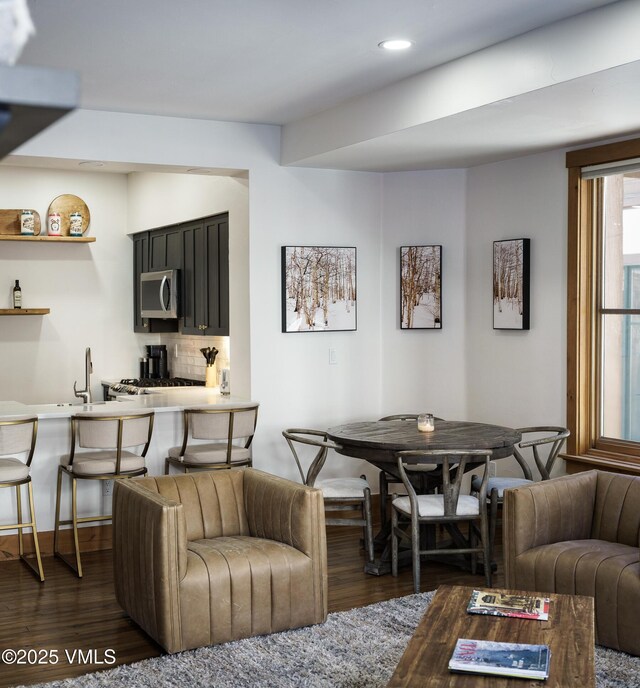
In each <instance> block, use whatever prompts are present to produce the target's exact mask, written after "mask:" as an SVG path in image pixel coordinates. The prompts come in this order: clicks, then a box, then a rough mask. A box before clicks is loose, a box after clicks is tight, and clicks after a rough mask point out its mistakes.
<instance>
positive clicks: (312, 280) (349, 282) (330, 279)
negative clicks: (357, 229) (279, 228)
mask: <svg viewBox="0 0 640 688" xmlns="http://www.w3.org/2000/svg"><path fill="white" fill-rule="evenodd" d="M356 315H357V287H356V249H355V247H347V248H345V247H340V246H283V247H282V331H283V332H335V331H341V330H355V329H356V323H357V321H356Z"/></svg>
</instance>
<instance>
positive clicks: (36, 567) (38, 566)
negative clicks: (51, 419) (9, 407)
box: [0, 417, 44, 583]
mask: <svg viewBox="0 0 640 688" xmlns="http://www.w3.org/2000/svg"><path fill="white" fill-rule="evenodd" d="M27 423H32V432H31V447H30V448H29V449H27V450H25V451H27V452H28V455H27V459H26V461H25V465H26V466H28V467H29V468H31V462H32V461H33V454H34V452H35V448H36V439H37V435H38V419H37V418H36V417H33V418H21V419H16V420H3V421H0V426H8V425H24V424H27ZM16 453H24V452H16ZM2 456H8V454H3V455H2ZM22 485H27V490H28V493H29V521H28V522H27V523H25V522H24V521H23V520H22V493H21V487H22ZM4 487H15V489H16V506H17V522H16V523H12V524H8V525H3V526H0V530H17V531H18V554H19V556H20V559H22V561H24V563H25V564H26V565H27V566H28V567H29V568H30V569H31V570H32V571H33V573H34V574H35V575H36V577H37V578H39V579H40V582H41V583H43V582H44V571H43V569H42V556H41V554H40V543H39V542H38V529H37V527H36V512H35V508H34V503H33V487H32V483H31V476H30V475H28V476H27V477H26V478H23V479H22V480H9V481H6V482H0V488H4ZM25 528H31V533H32V536H33V547H34V554H35V560H36V563H35V564H34V563H33V561H32V558H31V557H27V555H26V554H25V553H24V540H23V533H22V531H23V530H24V529H25Z"/></svg>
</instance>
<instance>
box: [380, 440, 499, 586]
mask: <svg viewBox="0 0 640 688" xmlns="http://www.w3.org/2000/svg"><path fill="white" fill-rule="evenodd" d="M491 455H492V451H491V450H490V449H452V450H449V449H423V450H412V451H400V452H397V454H396V456H397V461H398V473H399V474H400V476H401V478H402V483H403V485H404V487H405V489H406V491H407V494H406V496H401V497H400V496H395V495H394V498H393V499H392V502H391V506H392V511H391V571H392V574H393V575H394V576H397V575H398V544H399V541H400V540H403V541H405V542H406V541H407V540H408V542H409V543H410V545H411V559H412V564H413V589H414V592H416V593H417V592H420V557H421V556H424V555H436V554H437V555H467V554H468V555H471V572H472V573H473V574H475V572H476V567H477V556H478V555H479V554H480V555H482V559H483V566H484V574H485V579H486V584H487V586H488V587H491V552H490V539H489V522H488V515H487V499H486V494H487V479H488V476H489V463H490V458H491ZM425 464H426V465H428V466H432V465H435V466H437V467H438V468H441V470H442V485H441V488H440V491H439V493H438V494H416V491H415V488H414V486H413V483H412V481H411V479H410V476H411V475H412V474H415V473H416V472H420V471H422V470H423V468H422V466H423V465H425ZM477 464H480V465H481V467H482V469H483V471H482V483H481V485H480V490H479V492H478V496H472V495H463V494H461V488H462V480H463V477H464V473H465V471H466V470H468V469H470V468H471V465H477ZM430 470H431V469H430ZM465 522H466V523H468V534H467V535H466V536H465V535H464V534H463V533H462V531H461V530H460V528H459V524H462V523H465ZM407 524H409V525H410V534H409V535H407V533H406V530H405V528H406V526H407ZM423 524H428V525H436V524H440V525H443V526H444V527H445V529H446V530H447V531H448V533H449V534H450V535H451V538H452V547H451V548H440V549H438V548H436V546H435V543H432V542H429V541H427V544H426V548H425V549H421V546H420V526H421V525H423ZM402 526H404V528H403V527H402Z"/></svg>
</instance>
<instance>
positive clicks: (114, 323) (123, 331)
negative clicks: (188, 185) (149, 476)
mask: <svg viewBox="0 0 640 688" xmlns="http://www.w3.org/2000/svg"><path fill="white" fill-rule="evenodd" d="M64 193H72V194H75V195H77V196H80V198H82V199H83V200H84V201H85V202H86V203H87V205H88V207H89V211H90V213H91V224H90V227H89V230H88V235H91V236H94V237H96V242H95V243H91V244H76V245H73V244H69V243H55V244H54V243H45V242H9V241H6V242H3V243H2V244H0V307H2V308H8V307H9V306H10V289H11V288H12V287H13V284H14V280H16V279H19V280H20V285H21V286H22V294H23V307H24V308H28V307H33V308H39V307H40V308H44V307H46V308H50V309H51V313H50V314H49V315H44V316H6V317H2V318H0V398H1V399H13V400H16V401H22V402H28V403H57V402H62V401H72V400H73V398H74V397H73V382H74V380H77V381H78V388H80V389H82V388H83V387H84V351H85V347H87V346H90V347H91V350H92V356H93V364H94V376H93V382H94V384H93V385H92V390H93V393H94V398H98V399H99V398H101V392H102V389H101V387H100V384H99V380H100V379H101V378H102V377H106V378H109V377H118V378H119V377H122V376H123V375H128V374H131V373H134V372H135V370H136V368H135V366H136V365H137V364H136V361H137V360H138V356H139V351H138V349H139V346H138V341H137V338H136V336H135V335H134V333H133V328H132V310H131V308H128V307H126V304H129V303H130V302H131V294H132V259H131V240H130V239H129V238H128V237H127V236H126V226H127V180H126V176H125V175H121V174H101V173H88V172H68V171H67V172H63V171H59V170H44V169H39V170H31V169H25V168H19V167H0V207H2V208H17V209H19V208H33V209H34V210H37V211H38V213H39V214H40V218H41V220H42V223H43V228H44V229H43V231H44V232H45V233H46V218H47V209H48V207H49V204H50V203H51V201H52V200H53V199H54V198H55V197H56V196H58V195H60V194H64ZM123 304H125V306H124V307H123Z"/></svg>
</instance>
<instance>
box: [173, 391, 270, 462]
mask: <svg viewBox="0 0 640 688" xmlns="http://www.w3.org/2000/svg"><path fill="white" fill-rule="evenodd" d="M257 421H258V404H252V405H249V406H242V407H231V408H230V407H228V406H223V407H221V408H211V407H210V406H208V407H206V408H189V409H184V412H183V429H184V435H183V440H182V444H181V445H180V446H179V447H172V448H171V449H169V451H168V456H167V458H166V459H165V462H164V472H165V475H168V474H169V467H170V466H174V467H176V468H179V469H181V470H183V471H184V472H185V473H188V472H189V469H192V468H196V469H207V470H217V469H220V468H237V467H239V466H251V465H252V464H253V458H252V454H251V442H252V440H253V435H254V433H255V431H256V423H257ZM211 440H213V441H211Z"/></svg>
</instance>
